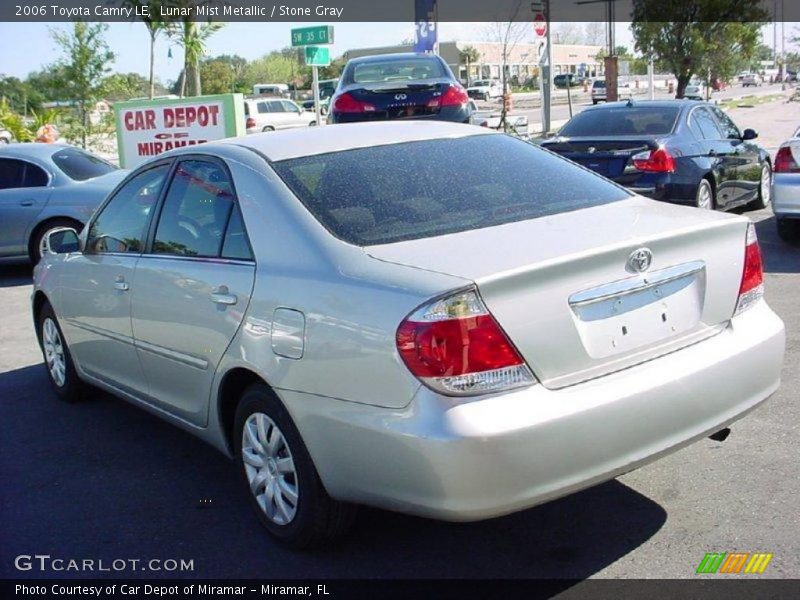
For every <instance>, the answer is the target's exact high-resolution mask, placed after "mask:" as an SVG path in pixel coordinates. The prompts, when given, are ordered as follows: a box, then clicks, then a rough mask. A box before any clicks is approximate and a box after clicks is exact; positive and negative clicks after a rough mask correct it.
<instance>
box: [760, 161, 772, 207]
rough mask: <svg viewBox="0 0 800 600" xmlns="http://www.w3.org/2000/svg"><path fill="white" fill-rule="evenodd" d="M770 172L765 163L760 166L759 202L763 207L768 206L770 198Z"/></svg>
mask: <svg viewBox="0 0 800 600" xmlns="http://www.w3.org/2000/svg"><path fill="white" fill-rule="evenodd" d="M771 194H772V172H771V171H770V168H769V167H768V166H767V165H764V166H763V167H762V168H761V203H762V204H763V205H764V208H766V207H767V206H769V203H770V200H772V196H771Z"/></svg>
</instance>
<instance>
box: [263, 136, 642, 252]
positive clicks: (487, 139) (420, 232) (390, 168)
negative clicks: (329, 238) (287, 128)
mask: <svg viewBox="0 0 800 600" xmlns="http://www.w3.org/2000/svg"><path fill="white" fill-rule="evenodd" d="M476 160H479V161H480V165H481V166H480V168H466V167H467V166H469V165H474V164H475V161H476ZM272 166H273V168H274V169H275V171H276V172H277V173H278V175H279V176H280V177H281V178H282V179H283V180H284V181H285V182H286V184H287V185H288V186H289V187H290V188H291V190H292V191H293V192H294V193H295V195H296V196H297V197H298V198H299V199H300V201H301V202H302V203H303V204H304V205H305V207H306V208H307V209H308V210H309V211H310V212H311V213H312V214H313V215H314V216H315V217H316V218H317V219H318V220H319V221H320V222H321V223H322V224H323V225H324V226H325V227H326V228H327V229H328V231H330V232H331V233H332V234H333V235H335V236H336V237H338V238H340V239H342V240H344V241H346V242H349V243H351V244H355V245H358V246H371V245H377V244H388V243H392V242H399V241H403V240H414V239H419V238H426V237H434V236H439V235H444V234H447V233H454V232H458V231H467V230H471V229H481V228H484V227H492V226H494V225H500V224H502V223H510V222H514V221H524V220H527V219H535V218H537V217H543V216H546V215H552V214H557V213H563V212H568V211H572V210H577V209H579V208H587V207H590V206H597V205H600V204H606V203H609V202H615V201H617V200H622V199H623V198H627V197H628V196H629V194H628V192H626V191H625V190H623V189H622V188H620V187H618V186H617V185H615V184H613V183H611V182H609V181H607V180H605V179H603V178H601V177H599V176H597V175H595V174H593V173H591V172H590V171H587V170H585V169H583V168H580V167H578V166H576V165H574V164H573V163H571V162H569V161H567V160H565V159H563V158H561V157H559V156H556V155H554V154H551V153H550V152H548V151H546V150H542V149H541V148H538V147H536V146H533V145H532V144H529V143H526V142H523V141H520V140H518V139H515V138H512V137H510V136H506V135H478V136H470V137H464V138H457V139H441V140H428V141H422V142H408V143H403V144H391V145H387V146H375V147H372V148H360V149H355V150H347V151H344V152H334V153H330V154H320V155H317V156H307V157H303V158H295V159H291V160H285V161H280V162H276V163H273V165H272Z"/></svg>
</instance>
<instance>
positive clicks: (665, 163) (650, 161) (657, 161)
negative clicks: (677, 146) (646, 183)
mask: <svg viewBox="0 0 800 600" xmlns="http://www.w3.org/2000/svg"><path fill="white" fill-rule="evenodd" d="M632 160H633V166H634V167H636V168H637V169H639V170H640V171H647V172H648V173H673V172H674V171H675V159H674V158H672V155H671V154H670V153H669V152H667V150H666V148H656V149H655V150H651V151H649V152H640V153H639V154H634V156H633V158H632Z"/></svg>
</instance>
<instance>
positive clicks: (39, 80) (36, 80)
mask: <svg viewBox="0 0 800 600" xmlns="http://www.w3.org/2000/svg"><path fill="white" fill-rule="evenodd" d="M66 80H67V75H66V72H65V68H64V66H63V65H59V64H56V65H49V66H48V67H46V68H44V69H42V70H41V71H33V72H32V73H29V74H28V77H26V78H25V84H26V85H27V86H28V88H29V89H30V90H35V91H36V92H37V93H38V94H39V95H40V96H41V97H42V101H51V102H53V101H59V100H69V99H70V98H69V95H68V93H67V89H66V87H65V82H66Z"/></svg>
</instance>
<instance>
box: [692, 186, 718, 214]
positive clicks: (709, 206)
mask: <svg viewBox="0 0 800 600" xmlns="http://www.w3.org/2000/svg"><path fill="white" fill-rule="evenodd" d="M694 205H695V206H696V207H697V208H701V209H703V210H714V190H713V189H712V188H711V184H710V183H709V182H708V179H701V180H700V184H699V185H698V186H697V193H696V194H695V198H694Z"/></svg>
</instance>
